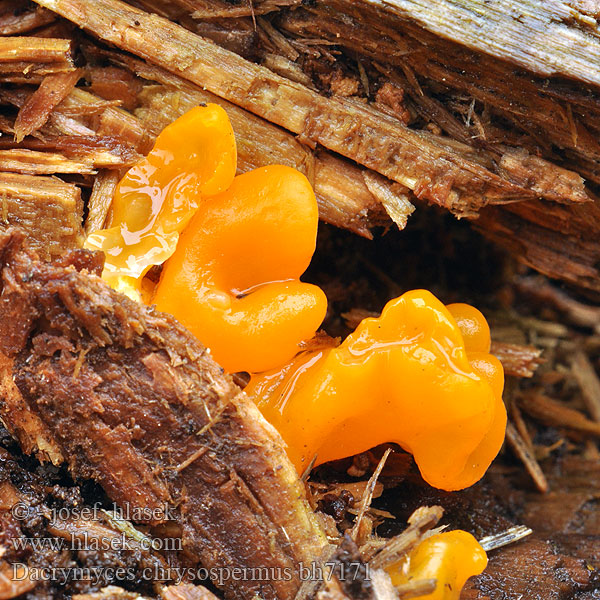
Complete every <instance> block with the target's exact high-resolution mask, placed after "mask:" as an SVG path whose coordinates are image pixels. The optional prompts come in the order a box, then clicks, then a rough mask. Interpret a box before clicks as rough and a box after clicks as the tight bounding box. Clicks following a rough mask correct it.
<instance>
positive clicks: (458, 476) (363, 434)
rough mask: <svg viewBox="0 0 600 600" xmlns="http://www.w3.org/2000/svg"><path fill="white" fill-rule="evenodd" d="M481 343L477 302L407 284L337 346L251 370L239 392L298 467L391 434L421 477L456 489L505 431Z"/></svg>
mask: <svg viewBox="0 0 600 600" xmlns="http://www.w3.org/2000/svg"><path fill="white" fill-rule="evenodd" d="M463 328H464V329H463ZM489 349H490V336H489V328H488V326H487V323H486V321H485V318H484V317H483V315H482V314H481V313H480V312H479V311H477V310H476V309H474V308H472V307H471V306H468V305H464V304H455V305H450V306H449V307H445V306H444V305H443V304H442V303H441V302H440V301H439V300H437V298H435V296H433V295H432V294H431V293H430V292H427V291H425V290H415V291H411V292H407V293H405V294H404V295H402V296H401V297H400V298H396V299H395V300H392V301H390V302H388V304H387V305H386V306H385V308H384V310H383V312H382V314H381V316H380V317H379V318H377V319H374V318H370V319H364V320H363V321H362V322H361V323H360V325H359V326H358V327H357V329H356V331H355V332H354V333H352V334H351V335H349V336H348V338H346V340H345V341H344V342H343V343H342V344H341V345H340V346H338V347H337V348H331V349H326V350H321V351H314V352H304V353H302V354H299V355H298V356H297V357H296V358H295V359H294V360H293V361H292V362H291V363H289V364H288V365H286V366H285V367H283V368H282V369H278V370H274V371H270V372H267V373H262V374H259V375H254V376H253V377H252V378H251V380H250V383H249V384H248V386H247V387H246V392H247V393H248V394H249V395H251V396H253V397H254V399H255V400H256V402H257V404H258V407H259V408H260V410H261V411H262V412H263V414H264V416H265V417H266V419H267V420H268V421H270V422H271V423H272V424H273V425H274V426H275V428H276V429H277V430H278V431H279V432H280V433H281V435H282V437H283V439H284V440H285V441H286V442H287V445H288V455H289V456H290V458H291V460H292V462H293V463H294V464H295V465H296V468H297V470H298V472H302V471H304V469H305V468H306V466H307V465H308V464H309V463H310V462H311V460H312V459H313V458H314V457H315V456H316V462H315V464H316V465H319V464H321V463H324V462H327V461H330V460H335V459H339V458H343V457H346V456H352V455H354V454H357V453H359V452H363V451H365V450H368V449H369V448H372V447H374V446H377V445H379V444H382V443H385V442H396V443H398V444H399V445H400V446H402V447H403V448H404V449H405V450H407V451H408V452H410V453H411V454H412V455H413V456H414V459H415V462H416V463H417V465H418V467H419V469H420V471H421V474H422V476H423V478H424V479H425V480H426V481H427V482H428V483H430V484H431V485H432V486H434V487H438V488H442V489H445V490H458V489H463V488H465V487H468V486H470V485H472V484H473V483H475V482H476V481H478V480H479V479H480V478H481V477H482V476H483V474H484V473H485V471H486V469H487V468H488V466H489V465H490V463H491V462H492V460H493V459H494V457H495V456H496V454H497V453H498V451H499V450H500V447H501V445H502V441H503V439H504V432H505V427H506V409H505V407H504V403H503V402H502V388H503V384H504V372H503V369H502V365H501V364H500V362H499V361H498V360H497V359H496V358H495V357H494V356H492V355H490V354H489Z"/></svg>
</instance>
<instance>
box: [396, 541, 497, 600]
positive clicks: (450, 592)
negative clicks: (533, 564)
mask: <svg viewBox="0 0 600 600" xmlns="http://www.w3.org/2000/svg"><path fill="white" fill-rule="evenodd" d="M486 566H487V555H486V553H485V550H484V549H483V548H482V547H481V545H480V544H479V542H478V541H477V540H476V539H475V538H474V537H473V536H472V535H471V534H470V533H467V532H466V531H460V530H456V531H448V532H446V533H438V534H437V535H432V536H431V537H428V538H426V539H425V540H423V541H422V542H421V543H420V544H419V545H418V546H417V547H416V548H415V549H414V550H413V551H412V552H411V554H410V555H409V557H408V559H407V560H404V561H402V562H400V563H398V564H396V565H392V566H390V567H388V568H387V569H386V570H387V572H388V574H389V575H390V577H391V578H392V583H393V584H394V585H405V584H407V583H410V582H411V581H418V580H422V579H436V580H437V585H436V588H435V591H433V592H432V593H430V594H425V595H421V596H413V597H414V598H415V599H416V600H459V598H460V592H461V590H462V588H463V587H464V585H465V583H466V582H467V579H469V577H473V576H474V575H479V574H480V573H482V572H483V570H484V569H485V567H486Z"/></svg>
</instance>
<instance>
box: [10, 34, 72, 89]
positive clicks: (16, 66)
mask: <svg viewBox="0 0 600 600" xmlns="http://www.w3.org/2000/svg"><path fill="white" fill-rule="evenodd" d="M74 69H75V67H74V64H73V59H72V58H71V41H70V40H67V39H59V38H41V37H0V76H1V77H2V79H3V80H4V81H15V82H28V81H30V80H31V81H37V79H35V78H36V77H40V76H44V75H50V74H53V73H68V72H70V71H73V70H74Z"/></svg>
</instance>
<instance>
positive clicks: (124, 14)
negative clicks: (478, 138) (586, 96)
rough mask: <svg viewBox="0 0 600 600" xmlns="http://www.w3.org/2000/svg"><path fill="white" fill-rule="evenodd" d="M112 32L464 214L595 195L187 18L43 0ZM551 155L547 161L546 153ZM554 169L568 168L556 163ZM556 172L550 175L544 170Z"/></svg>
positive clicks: (125, 44)
mask: <svg viewBox="0 0 600 600" xmlns="http://www.w3.org/2000/svg"><path fill="white" fill-rule="evenodd" d="M38 4H41V5H43V6H47V7H49V8H51V9H52V10H54V11H56V12H58V13H59V14H61V15H62V16H64V17H66V18H67V19H69V20H71V21H73V22H74V23H76V24H77V25H79V26H80V27H83V28H85V29H87V30H89V31H91V32H93V33H94V34H95V35H97V36H98V37H100V38H101V39H103V40H106V41H108V42H111V43H114V44H115V45H117V46H119V47H121V48H123V49H124V50H128V51H130V52H133V53H134V54H137V55H138V56H141V57H142V58H145V59H146V60H148V61H149V62H151V63H154V64H158V65H160V66H162V67H164V68H166V69H167V70H170V71H172V72H175V73H177V74H179V75H180V76H182V77H184V78H186V79H188V80H190V81H192V82H194V83H197V84H199V85H201V86H204V87H206V88H207V89H208V90H209V91H211V92H213V93H215V94H216V95H218V96H221V97H223V98H225V99H227V100H230V101H232V102H234V103H236V104H238V105H240V106H242V107H244V108H247V109H248V110H250V111H252V112H255V113H256V114H258V115H260V116H262V117H264V118H266V119H268V120H270V121H272V122H274V123H277V124H278V125H281V126H283V127H285V128H286V129H289V130H290V131H293V132H295V133H298V134H300V135H301V138H302V139H303V140H304V141H306V142H307V143H310V144H317V143H319V144H322V145H323V146H325V147H326V148H329V149H330V150H333V151H335V152H339V153H340V154H342V155H344V156H347V157H348V158H351V159H353V160H355V161H356V162H358V163H360V164H363V165H365V166H367V167H369V168H371V169H373V170H375V171H378V172H379V173H381V174H382V175H385V176H387V177H389V178H391V179H393V180H395V181H398V182H399V183H401V184H402V185H404V186H406V187H408V188H409V189H411V190H413V191H414V192H415V194H416V195H417V196H419V197H422V198H424V199H427V200H430V201H432V202H436V203H438V204H440V205H442V206H445V207H447V208H449V209H451V210H453V211H454V212H456V213H458V214H461V215H473V214H474V213H476V211H477V210H478V209H479V208H480V207H481V206H484V205H486V204H490V203H491V204H503V203H507V202H514V201H519V200H524V199H527V198H535V197H536V196H537V195H539V194H540V193H541V192H542V190H545V193H548V194H550V196H549V197H550V198H551V199H553V200H556V199H560V200H561V201H565V202H584V201H587V200H590V196H589V195H588V193H587V192H586V190H585V187H584V186H583V181H582V180H581V178H579V177H578V176H577V175H571V182H570V184H569V185H568V186H567V192H566V193H565V190H561V189H552V190H550V189H549V188H548V187H547V186H546V185H543V184H540V185H538V181H537V177H536V171H532V172H531V178H530V179H528V180H527V181H524V180H523V178H522V177H520V176H517V177H516V178H515V180H513V177H512V173H511V170H510V169H502V168H497V167H496V165H495V163H494V161H493V160H492V158H491V157H490V156H487V155H486V154H485V153H484V152H481V151H476V150H474V149H473V148H470V147H469V146H467V145H465V144H462V143H458V142H455V141H453V140H449V139H447V138H442V137H440V136H435V135H432V134H430V133H429V132H424V131H414V130H411V129H408V128H407V127H405V125H404V124H403V123H401V122H400V121H398V120H397V119H395V118H393V117H391V116H389V115H387V114H384V113H382V112H380V111H378V110H375V109H374V108H373V107H370V106H367V105H364V104H361V103H358V102H354V101H351V100H348V99H345V98H341V97H336V96H334V97H332V98H325V97H324V96H321V95H320V94H318V93H317V92H315V91H313V90H311V89H310V88H307V87H305V86H303V85H301V84H298V83H295V82H292V81H290V80H288V79H285V78H284V77H281V76H279V75H276V74H275V73H273V72H272V71H270V70H268V69H266V68H264V67H261V66H258V65H256V64H254V63H251V62H249V61H246V60H244V59H242V58H241V57H239V56H238V55H236V54H234V53H232V52H230V51H227V50H225V49H223V48H220V47H219V46H217V45H216V44H213V43H211V42H209V41H207V40H206V39H204V38H201V37H199V36H197V35H195V34H193V33H191V32H189V31H187V30H186V29H184V28H183V27H181V26H178V25H176V24H174V23H172V22H170V21H167V20H166V19H163V18H161V17H159V16H157V15H150V14H148V13H145V12H143V11H140V10H137V9H134V8H132V7H129V6H127V5H126V4H124V3H122V2H120V1H119V0H94V1H93V2H85V3H83V2H81V1H80V0H57V1H54V0H38ZM542 162H543V161H542ZM545 167H546V170H550V171H554V172H555V175H554V178H558V177H560V176H561V175H563V176H566V175H567V173H566V172H565V171H564V170H561V169H559V168H557V167H554V166H553V165H551V164H550V163H545ZM544 177H546V178H547V174H544Z"/></svg>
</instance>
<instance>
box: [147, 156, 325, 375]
mask: <svg viewBox="0 0 600 600" xmlns="http://www.w3.org/2000/svg"><path fill="white" fill-rule="evenodd" d="M318 220H319V215H318V209H317V202H316V199H315V196H314V193H313V191H312V188H311V185H310V183H309V182H308V180H307V179H306V177H305V176H304V175H302V174H301V173H300V172H299V171H297V170H295V169H292V168H291V167H285V166H278V165H272V166H268V167H263V168H260V169H256V170H254V171H251V172H249V173H245V174H243V175H239V176H237V177H236V178H235V179H234V181H233V183H232V184H231V186H230V187H229V188H228V189H227V190H226V191H224V192H222V193H221V194H218V195H216V196H213V197H211V198H209V199H207V200H206V201H205V202H203V203H202V205H201V206H200V208H199V209H198V211H197V213H196V215H195V216H194V218H193V219H192V221H191V222H190V224H189V226H188V227H187V228H186V230H185V231H184V232H183V234H182V235H181V239H180V241H179V244H178V246H177V250H176V252H175V253H174V254H173V256H172V257H171V259H170V260H169V261H168V262H167V264H166V265H165V267H164V269H163V273H162V276H161V279H160V282H159V285H158V286H157V288H156V293H155V296H154V299H153V302H154V303H155V304H156V305H157V307H158V309H159V310H162V311H165V312H168V313H171V314H172V315H174V316H175V317H177V319H179V321H181V322H182V323H183V324H184V325H185V326H186V327H187V328H188V329H189V330H190V331H192V333H194V334H195V335H196V336H197V337H198V339H200V341H201V342H202V343H203V344H204V345H205V346H207V347H208V348H210V350H211V352H212V354H213V356H214V358H215V360H216V361H217V362H218V363H219V364H220V365H221V366H222V367H223V368H224V369H225V370H226V371H229V372H235V371H248V372H258V371H264V370H267V369H272V368H274V367H279V366H281V365H283V364H285V363H286V362H287V361H289V360H291V359H292V358H293V357H294V355H295V354H297V353H298V351H299V350H300V347H299V344H300V342H302V341H303V340H307V339H310V338H311V337H312V336H313V335H314V334H315V332H316V330H317V328H318V327H319V325H320V324H321V322H322V320H323V318H324V317H325V311H326V309H327V299H326V297H325V294H324V293H323V292H322V290H321V289H320V288H318V287H316V286H314V285H310V284H307V283H302V282H301V281H300V280H299V278H300V276H301V275H302V273H303V272H304V271H305V270H306V268H307V267H308V264H309V262H310V260H311V258H312V255H313V252H314V250H315V244H316V236H317V226H318Z"/></svg>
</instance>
